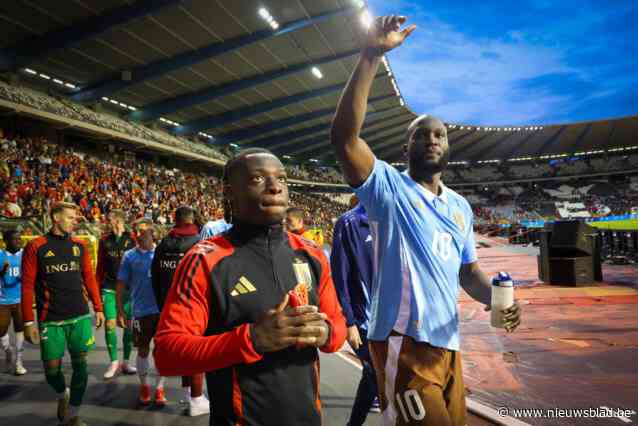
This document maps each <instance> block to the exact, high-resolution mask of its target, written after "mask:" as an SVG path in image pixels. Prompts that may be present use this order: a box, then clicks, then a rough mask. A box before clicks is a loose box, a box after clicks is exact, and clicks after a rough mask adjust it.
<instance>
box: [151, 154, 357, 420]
mask: <svg viewBox="0 0 638 426" xmlns="http://www.w3.org/2000/svg"><path fill="white" fill-rule="evenodd" d="M224 180H225V183H226V185H225V197H226V205H225V210H226V214H227V221H228V222H229V223H232V224H233V227H232V229H231V230H230V231H228V232H227V233H225V234H222V235H220V236H218V237H213V238H211V239H209V240H205V241H202V242H200V243H198V244H197V245H195V246H194V247H193V248H192V249H191V250H190V251H189V252H188V254H187V255H186V257H185V258H184V259H183V260H182V262H181V263H180V265H179V267H178V269H177V272H176V275H175V278H174V281H173V286H172V288H171V291H170V293H169V295H168V299H167V301H166V304H165V306H164V310H163V311H162V316H161V318H160V324H159V327H158V331H157V334H156V337H155V338H156V341H155V342H156V346H155V354H154V355H155V363H156V366H157V367H158V369H159V371H160V373H161V374H167V375H178V374H180V375H186V374H192V373H195V372H199V371H206V372H207V373H206V379H207V383H208V388H209V389H214V398H212V400H211V408H212V410H211V411H212V414H211V422H210V424H211V425H224V426H226V425H273V426H274V425H277V426H298V425H304V426H319V425H320V424H321V400H320V397H319V354H318V352H317V349H320V350H322V351H324V352H334V351H336V350H338V349H339V348H340V347H341V346H342V344H343V342H344V340H345V335H346V328H345V319H344V317H343V314H342V312H341V306H340V305H339V302H338V299H337V296H336V292H335V289H334V285H333V283H332V279H331V278H330V268H329V265H328V261H327V259H326V257H325V255H324V254H323V251H322V250H321V249H320V248H319V247H317V246H316V245H315V244H314V243H313V242H311V241H308V240H305V239H303V238H301V237H299V236H296V235H293V234H290V233H287V232H286V231H285V230H284V229H283V227H282V221H283V219H284V216H285V212H286V208H287V207H288V186H287V182H286V172H285V169H284V167H283V165H282V164H281V162H280V161H279V159H278V158H277V157H275V156H274V155H272V154H271V153H270V152H268V151H266V150H262V149H249V150H245V151H242V153H240V154H239V155H238V156H237V157H235V158H234V159H233V160H230V161H229V162H228V163H227V165H226V168H225V176H224ZM295 288H297V289H298V288H305V289H307V291H308V302H309V303H308V304H306V305H302V306H299V307H296V308H295V307H291V306H288V302H289V299H290V297H289V296H288V292H289V291H290V290H292V289H295Z"/></svg>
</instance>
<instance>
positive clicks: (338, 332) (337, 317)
mask: <svg viewBox="0 0 638 426" xmlns="http://www.w3.org/2000/svg"><path fill="white" fill-rule="evenodd" d="M317 257H318V258H319V261H320V262H321V269H322V273H321V282H320V283H319V311H320V312H323V313H325V314H326V315H327V316H328V323H329V324H330V339H329V340H328V342H327V343H326V344H325V345H323V346H322V347H321V348H319V349H321V351H322V352H336V351H338V350H339V349H341V347H342V346H343V343H344V342H345V340H346V333H347V331H346V319H345V317H344V316H343V311H342V310H341V304H340V303H339V299H338V298H337V292H336V291H335V285H334V283H333V282H332V275H331V273H330V265H329V263H328V259H326V256H325V254H323V251H322V250H321V249H318V250H317Z"/></svg>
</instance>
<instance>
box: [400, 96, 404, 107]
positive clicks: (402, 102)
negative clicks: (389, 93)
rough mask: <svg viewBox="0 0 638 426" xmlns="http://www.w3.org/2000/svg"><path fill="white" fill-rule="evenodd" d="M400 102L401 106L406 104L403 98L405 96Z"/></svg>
mask: <svg viewBox="0 0 638 426" xmlns="http://www.w3.org/2000/svg"><path fill="white" fill-rule="evenodd" d="M399 104H400V105H401V106H405V101H404V100H403V98H399Z"/></svg>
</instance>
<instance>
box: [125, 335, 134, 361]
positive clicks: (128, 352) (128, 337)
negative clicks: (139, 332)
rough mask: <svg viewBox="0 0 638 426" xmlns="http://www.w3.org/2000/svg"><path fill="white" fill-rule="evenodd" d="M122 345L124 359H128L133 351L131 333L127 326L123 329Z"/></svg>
mask: <svg viewBox="0 0 638 426" xmlns="http://www.w3.org/2000/svg"><path fill="white" fill-rule="evenodd" d="M122 346H124V361H128V359H129V358H130V357H131V352H132V351H133V333H132V332H131V330H129V329H128V328H125V329H124V336H123V337H122Z"/></svg>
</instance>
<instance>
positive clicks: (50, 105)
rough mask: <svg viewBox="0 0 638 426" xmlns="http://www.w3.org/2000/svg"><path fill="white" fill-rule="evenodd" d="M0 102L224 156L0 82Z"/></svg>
mask: <svg viewBox="0 0 638 426" xmlns="http://www.w3.org/2000/svg"><path fill="white" fill-rule="evenodd" d="M0 98H2V99H6V100H8V101H11V102H14V103H17V104H21V105H25V106H29V107H31V108H34V109H37V110H39V111H44V112H49V113H52V114H55V115H58V116H60V117H64V118H68V119H73V120H78V121H81V122H83V123H88V124H93V125H95V126H99V127H102V128H105V129H108V130H113V131H116V132H120V133H124V134H125V135H128V136H133V137H137V138H141V139H144V140H148V141H154V142H158V143H162V144H165V145H168V146H172V147H175V148H181V149H184V150H187V151H190V152H194V153H197V154H201V155H206V156H209V157H212V158H216V159H218V160H221V161H225V160H226V159H227V157H226V155H224V154H223V153H222V152H220V151H219V150H217V149H216V148H215V147H213V146H212V145H210V144H206V143H203V142H195V141H191V140H189V139H186V138H180V137H177V136H174V135H171V134H170V133H168V132H164V131H161V130H154V129H151V128H149V127H146V126H144V125H142V124H139V123H135V122H133V121H126V120H124V119H122V118H119V117H117V116H115V115H111V114H107V113H103V112H97V111H94V110H92V109H90V108H88V107H85V106H84V105H81V104H78V103H74V102H71V101H69V100H67V99H65V98H62V97H60V98H57V97H53V96H49V95H47V94H45V93H42V92H38V91H35V90H31V89H29V88H28V87H22V86H17V85H10V84H7V83H5V82H3V81H1V80H0Z"/></svg>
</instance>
